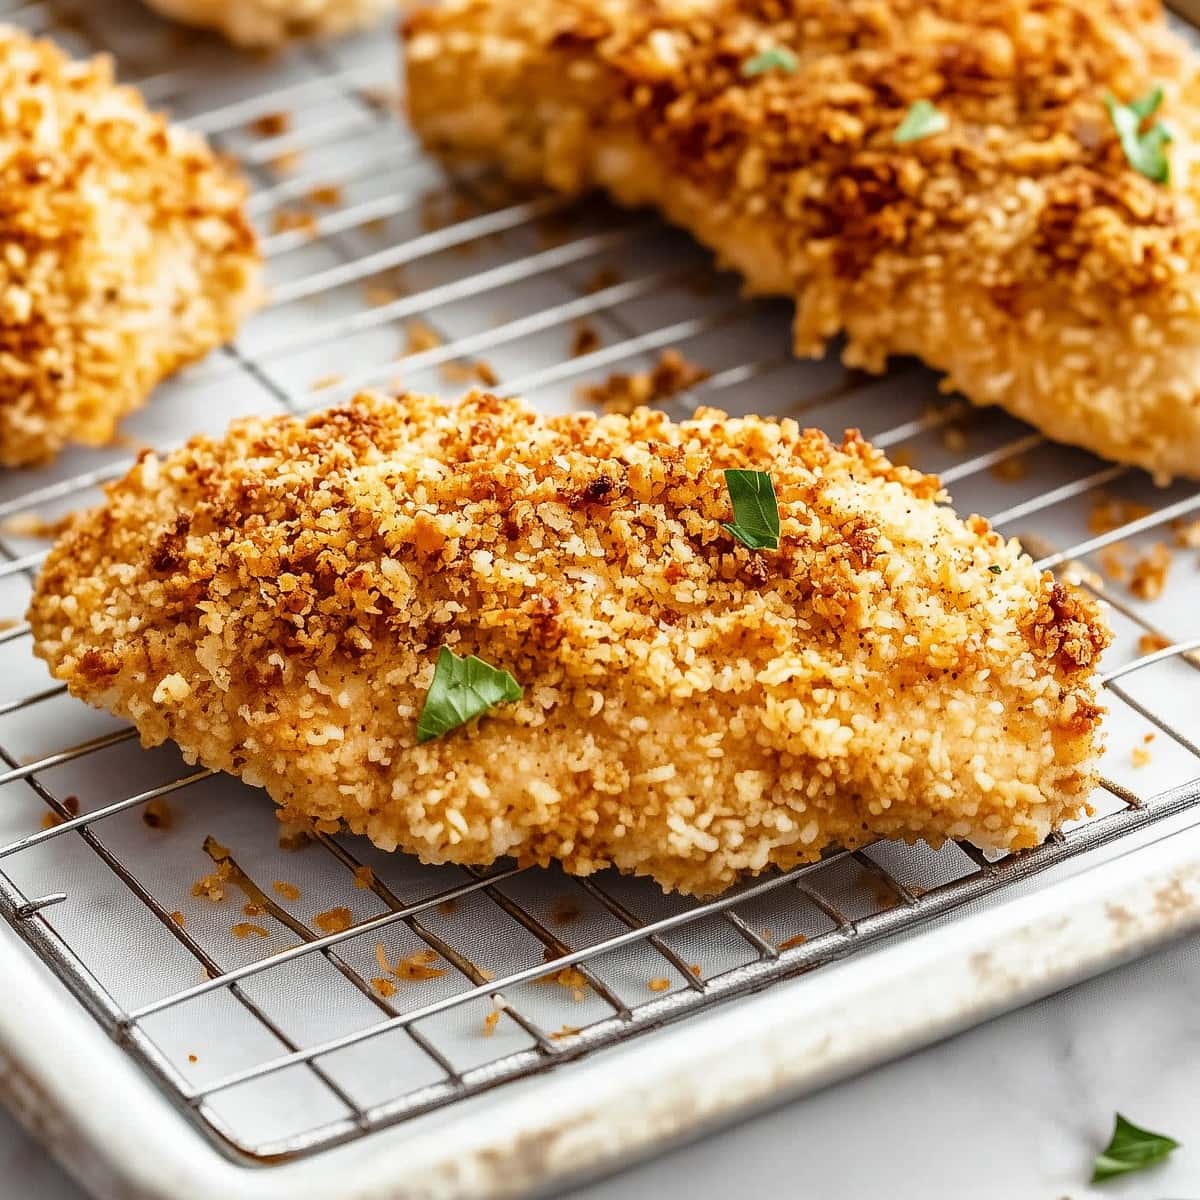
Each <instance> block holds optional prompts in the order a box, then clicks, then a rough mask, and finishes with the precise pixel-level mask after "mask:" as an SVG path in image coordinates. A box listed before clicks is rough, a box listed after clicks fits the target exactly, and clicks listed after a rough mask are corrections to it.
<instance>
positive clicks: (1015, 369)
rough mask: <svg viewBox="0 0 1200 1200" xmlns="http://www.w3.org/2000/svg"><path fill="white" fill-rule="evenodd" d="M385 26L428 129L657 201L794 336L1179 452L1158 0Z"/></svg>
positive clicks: (859, 5) (1197, 126)
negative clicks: (771, 307)
mask: <svg viewBox="0 0 1200 1200" xmlns="http://www.w3.org/2000/svg"><path fill="white" fill-rule="evenodd" d="M406 43H407V72H408V93H409V104H410V108H411V112H412V117H413V120H414V123H415V125H416V128H417V130H418V131H419V133H420V135H421V136H422V138H423V139H424V141H425V142H426V143H427V144H428V145H429V146H430V147H432V148H434V149H436V150H438V151H440V152H442V153H445V154H447V155H449V156H451V157H455V158H465V159H482V160H487V161H491V162H496V163H499V164H501V165H502V166H503V168H504V169H505V170H506V171H507V172H508V173H509V174H511V175H512V176H514V177H516V178H517V179H520V180H523V181H537V182H541V183H546V184H549V185H550V186H552V187H554V188H557V189H560V190H562V191H564V192H576V191H581V190H584V189H589V188H595V187H599V188H604V189H607V191H608V192H610V193H611V194H612V195H613V196H614V197H615V198H616V199H617V200H618V201H620V202H622V203H624V204H629V205H642V204H651V205H655V206H657V207H658V208H659V209H660V210H661V211H662V212H663V213H664V214H666V215H667V216H668V217H669V218H670V219H672V220H673V221H675V222H677V223H678V224H680V225H682V226H684V227H685V228H687V229H688V230H690V231H691V232H692V233H693V234H695V235H696V236H697V237H698V238H699V239H700V240H701V241H703V242H705V243H707V244H708V245H709V246H711V247H712V248H713V249H715V250H716V251H717V252H718V254H719V255H720V257H721V258H722V260H723V261H724V262H725V263H727V264H729V265H731V266H733V267H735V268H736V269H738V270H739V271H740V272H741V273H742V274H743V275H744V276H745V279H746V281H747V284H748V287H749V289H750V290H751V291H753V292H758V293H779V294H783V295H788V296H794V297H796V301H797V311H796V321H795V347H796V350H797V352H798V353H800V354H806V355H816V354H820V353H821V352H822V351H823V350H824V348H825V346H826V344H827V342H828V341H829V339H830V338H832V337H833V336H834V335H835V334H839V333H844V334H845V336H846V344H845V357H846V360H847V361H848V362H849V363H851V364H854V365H856V366H861V367H865V368H869V369H871V370H878V369H881V368H882V367H883V365H884V363H885V360H886V359H887V358H888V357H889V356H890V355H916V356H918V357H920V358H922V359H924V360H925V361H926V362H927V363H929V364H930V365H931V366H933V367H935V368H936V369H938V370H939V371H941V372H944V373H945V382H946V385H947V387H953V388H958V389H961V390H962V391H963V392H964V393H965V394H966V395H967V396H968V397H970V399H971V400H973V401H975V402H976V403H978V404H998V405H1002V406H1003V407H1005V408H1006V409H1008V410H1009V411H1010V412H1012V413H1014V414H1015V415H1016V416H1018V417H1021V418H1023V419H1025V420H1027V421H1030V422H1032V423H1033V424H1034V425H1036V426H1037V427H1038V428H1039V429H1041V430H1042V431H1044V432H1045V433H1046V434H1047V435H1049V436H1050V437H1052V438H1056V439H1058V440H1060V441H1064V442H1070V443H1074V444H1076V445H1079V446H1084V447H1086V448H1088V449H1090V450H1093V451H1095V452H1096V453H1098V454H1102V455H1105V456H1107V457H1110V458H1114V459H1117V460H1119V461H1122V462H1127V463H1134V464H1137V465H1140V466H1142V467H1145V468H1146V469H1147V470H1149V471H1151V472H1153V473H1154V474H1155V475H1156V476H1157V477H1158V478H1159V479H1160V480H1164V481H1165V480H1166V479H1167V478H1168V477H1170V476H1172V475H1190V476H1197V477H1200V214H1198V212H1197V202H1198V200H1200V174H1198V172H1197V168H1196V167H1195V166H1194V163H1195V161H1196V154H1195V151H1194V149H1193V146H1194V145H1195V144H1196V143H1197V141H1198V140H1200V59H1198V58H1197V55H1196V54H1195V52H1194V51H1192V50H1190V49H1188V48H1187V47H1185V45H1184V44H1183V42H1182V41H1180V40H1179V39H1177V38H1176V37H1175V36H1174V35H1173V34H1172V33H1171V32H1170V31H1169V30H1168V29H1167V27H1166V25H1165V23H1164V21H1163V19H1162V13H1161V9H1160V5H1159V3H1158V2H1157V0H1091V2H1088V3H1080V2H1079V0H447V2H446V3H444V4H441V5H438V6H428V7H426V8H424V9H421V10H419V11H418V12H416V13H415V14H414V15H412V16H411V17H410V18H409V20H408V22H407V25H406ZM1172 139H1173V140H1172Z"/></svg>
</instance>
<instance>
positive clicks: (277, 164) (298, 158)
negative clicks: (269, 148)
mask: <svg viewBox="0 0 1200 1200" xmlns="http://www.w3.org/2000/svg"><path fill="white" fill-rule="evenodd" d="M303 161H304V154H303V152H302V151H300V150H288V151H286V152H285V153H283V154H277V155H276V156H275V157H274V158H273V159H271V161H270V162H269V163H268V164H267V166H269V167H270V168H271V170H272V171H274V172H275V174H276V175H294V174H295V173H296V172H297V171H298V170H299V169H300V164H301V162H303Z"/></svg>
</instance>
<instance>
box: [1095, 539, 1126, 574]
mask: <svg viewBox="0 0 1200 1200" xmlns="http://www.w3.org/2000/svg"><path fill="white" fill-rule="evenodd" d="M1125 550H1126V546H1125V543H1124V542H1114V543H1113V544H1112V545H1111V546H1105V548H1104V549H1103V550H1101V551H1100V554H1099V556H1098V557H1099V560H1100V570H1101V571H1103V572H1104V574H1105V575H1106V576H1107V577H1108V578H1109V579H1111V580H1112V581H1113V582H1114V583H1124V582H1125V581H1126V580H1127V579H1128V578H1129V564H1128V563H1127V562H1126V561H1125Z"/></svg>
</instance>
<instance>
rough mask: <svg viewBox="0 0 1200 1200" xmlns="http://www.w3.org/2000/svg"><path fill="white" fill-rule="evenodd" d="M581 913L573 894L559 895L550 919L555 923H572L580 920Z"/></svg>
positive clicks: (551, 910)
mask: <svg viewBox="0 0 1200 1200" xmlns="http://www.w3.org/2000/svg"><path fill="white" fill-rule="evenodd" d="M580 915H581V914H580V909H579V905H578V903H577V902H576V901H575V899H574V898H573V897H571V896H559V897H558V899H557V900H555V901H554V905H553V907H552V908H551V909H550V919H551V920H552V921H553V922H554V923H555V925H570V923H571V922H572V921H577V920H579V917H580Z"/></svg>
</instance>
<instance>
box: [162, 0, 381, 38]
mask: <svg viewBox="0 0 1200 1200" xmlns="http://www.w3.org/2000/svg"><path fill="white" fill-rule="evenodd" d="M146 2H147V3H148V4H149V5H150V7H151V8H153V9H156V10H157V11H158V12H160V13H162V14H163V15H164V16H168V17H173V18H174V19H175V20H177V21H183V22H184V23H186V24H188V25H199V26H200V27H202V28H204V29H214V30H216V31H217V32H218V33H221V34H223V35H224V36H225V37H227V38H228V39H229V40H230V41H231V42H233V43H234V44H235V45H238V46H255V47H263V48H267V47H272V46H279V45H282V44H283V43H284V42H290V41H295V40H298V39H301V38H312V37H327V36H332V35H334V34H339V33H345V32H347V31H348V30H350V29H356V28H359V27H360V26H364V25H369V24H370V23H371V22H372V21H376V20H378V19H379V18H381V17H383V16H384V15H385V14H387V13H389V12H393V11H394V10H395V8H396V3H397V0H146Z"/></svg>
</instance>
